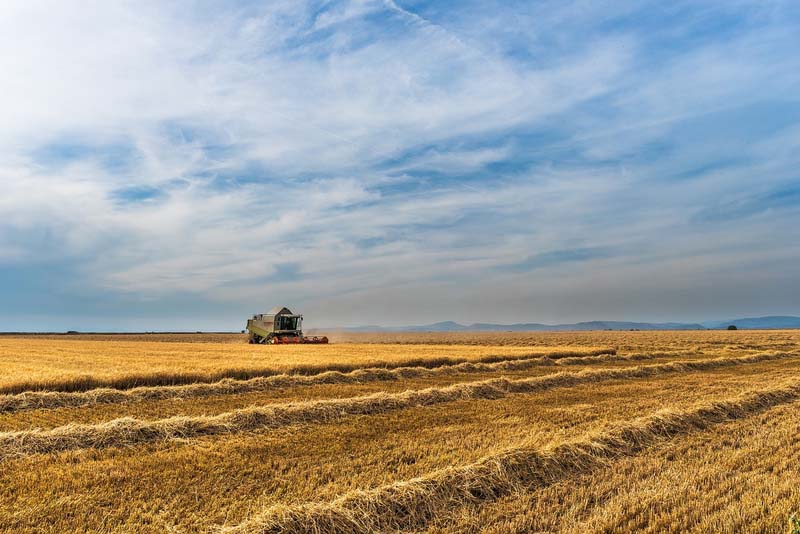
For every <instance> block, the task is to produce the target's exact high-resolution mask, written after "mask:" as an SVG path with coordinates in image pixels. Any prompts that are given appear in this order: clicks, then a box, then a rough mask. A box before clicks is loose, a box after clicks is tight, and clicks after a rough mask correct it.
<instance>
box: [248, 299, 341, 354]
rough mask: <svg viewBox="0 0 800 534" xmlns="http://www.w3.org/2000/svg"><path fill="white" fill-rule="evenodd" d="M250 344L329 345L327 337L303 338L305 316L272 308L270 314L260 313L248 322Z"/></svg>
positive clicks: (287, 310) (284, 309) (279, 308)
mask: <svg viewBox="0 0 800 534" xmlns="http://www.w3.org/2000/svg"><path fill="white" fill-rule="evenodd" d="M247 331H248V332H250V343H256V344H259V345H266V344H270V345H282V344H285V343H327V342H328V338H327V337H325V336H322V337H317V336H311V337H305V336H303V316H302V315H295V314H293V313H292V311H291V310H290V309H289V308H283V307H277V308H272V309H271V310H270V311H269V313H259V314H258V315H254V316H253V318H252V319H249V320H248V321H247Z"/></svg>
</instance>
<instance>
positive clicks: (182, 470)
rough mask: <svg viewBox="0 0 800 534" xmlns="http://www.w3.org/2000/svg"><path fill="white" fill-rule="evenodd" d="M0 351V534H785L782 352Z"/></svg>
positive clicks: (762, 335)
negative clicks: (460, 533)
mask: <svg viewBox="0 0 800 534" xmlns="http://www.w3.org/2000/svg"><path fill="white" fill-rule="evenodd" d="M333 339H334V341H336V343H334V344H331V345H327V346H325V345H309V346H302V345H300V346H297V345H287V346H271V345H266V346H250V345H247V344H246V343H245V342H244V338H243V337H242V336H239V335H223V334H214V335H202V334H198V335H171V336H170V335H142V336H132V335H131V336H18V337H13V336H6V337H0V365H2V369H3V372H2V374H1V375H0V466H2V469H0V532H8V533H12V532H13V533H27V532H30V533H34V532H36V533H40V532H45V533H63V532H96V533H100V532H131V533H133V532H137V533H138V532H145V533H156V532H159V533H160V532H175V533H189V532H227V533H246V532H253V533H255V532H276V533H277V532H290V533H301V532H317V533H321V534H324V533H334V532H337V533H339V532H341V533H346V532H430V533H433V532H436V533H449V532H465V533H467V532H492V533H506V532H519V533H527V532H571V533H572V532H574V533H578V532H580V533H585V532H654V533H655V532H675V533H678V532H698V533H699V532H731V533H733V532H776V533H782V532H786V531H787V530H788V528H789V518H790V516H791V515H792V514H793V513H795V512H799V511H800V484H799V483H798V481H800V417H798V406H800V331H760V332H757V331H736V332H727V331H726V332H717V331H713V332H711V331H697V332H688V331H687V332H580V333H535V334H532V333H515V332H509V333H485V334H474V333H458V334H438V333H431V334H425V333H420V334H334V337H333Z"/></svg>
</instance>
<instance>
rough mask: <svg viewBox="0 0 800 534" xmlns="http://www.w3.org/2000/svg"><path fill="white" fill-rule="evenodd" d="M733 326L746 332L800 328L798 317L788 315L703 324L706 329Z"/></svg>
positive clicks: (799, 318)
mask: <svg viewBox="0 0 800 534" xmlns="http://www.w3.org/2000/svg"><path fill="white" fill-rule="evenodd" d="M730 325H735V326H736V328H743V329H747V330H759V329H766V330H768V329H779V328H800V317H793V316H790V315H770V316H767V317H747V318H744V319H731V320H729V321H713V322H709V323H703V326H705V327H706V328H714V329H718V328H727V327H728V326H730Z"/></svg>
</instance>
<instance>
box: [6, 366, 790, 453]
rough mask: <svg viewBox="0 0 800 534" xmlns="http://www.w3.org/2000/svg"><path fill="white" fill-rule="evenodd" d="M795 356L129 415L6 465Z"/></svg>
mask: <svg viewBox="0 0 800 534" xmlns="http://www.w3.org/2000/svg"><path fill="white" fill-rule="evenodd" d="M795 357H797V353H769V354H754V355H749V356H742V357H722V358H714V359H705V360H688V361H675V362H670V363H664V364H653V365H640V366H634V367H623V368H618V369H587V370H583V371H577V372H575V371H564V372H558V373H553V374H548V375H544V376H537V377H531V378H522V379H516V380H511V379H507V378H496V379H490V380H483V381H477V382H467V383H460V384H455V385H451V386H447V387H441V388H428V389H423V390H409V391H404V392H402V393H393V394H388V393H376V394H372V395H366V396H361V397H352V398H344V399H327V400H315V401H307V402H291V403H283V404H268V405H264V406H254V407H250V408H245V409H240V410H235V411H232V412H227V413H222V414H218V415H214V416H199V417H170V418H167V419H159V420H139V419H135V418H130V417H126V418H121V419H115V420H112V421H108V422H105V423H100V424H69V425H66V426H61V427H57V428H53V429H50V430H38V429H37V430H21V431H8V432H0V460H7V459H11V458H18V457H24V456H29V455H33V454H46V453H54V452H60V451H68V450H76V449H85V448H106V447H124V446H135V445H139V444H143V443H152V442H157V441H166V440H173V439H189V438H197V437H202V436H210V435H224V434H234V433H242V432H249V431H259V430H269V429H275V428H281V427H286V426H289V425H293V424H303V423H327V422H333V421H339V420H341V419H344V418H346V417H350V416H358V415H373V414H381V413H386V412H390V411H396V410H402V409H406V408H412V407H418V406H432V405H437V404H443V403H447V402H454V401H459V400H480V399H499V398H503V397H506V396H508V395H511V394H520V393H532V392H538V391H543V390H547V389H551V388H556V387H572V386H577V385H580V384H588V383H596V382H602V381H607V380H616V379H638V378H647V377H654V376H660V375H666V374H673V373H688V372H694V371H703V370H709V369H717V368H724V367H732V366H737V365H746V364H752V363H759V362H764V361H770V360H780V359H787V358H795Z"/></svg>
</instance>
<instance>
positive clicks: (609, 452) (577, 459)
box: [222, 381, 800, 534]
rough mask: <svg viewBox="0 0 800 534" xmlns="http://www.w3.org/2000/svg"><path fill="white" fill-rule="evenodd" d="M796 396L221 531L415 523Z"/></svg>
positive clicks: (628, 429)
mask: <svg viewBox="0 0 800 534" xmlns="http://www.w3.org/2000/svg"><path fill="white" fill-rule="evenodd" d="M799 398H800V382H798V381H792V382H789V383H787V384H784V385H782V386H781V387H776V388H770V389H765V390H760V391H755V392H750V393H747V394H744V395H740V396H738V397H735V398H732V399H726V400H722V401H715V402H709V403H704V404H702V405H700V406H698V407H696V408H694V409H689V410H681V411H675V410H661V411H659V412H656V413H655V414H653V415H651V416H649V417H643V418H639V419H635V420H633V421H631V422H629V423H627V424H622V425H615V426H612V427H611V428H609V429H608V430H606V431H602V432H599V433H596V434H592V435H589V436H587V437H585V438H583V439H580V440H576V441H570V442H565V443H562V444H558V445H555V446H551V447H547V448H544V449H537V448H533V447H526V446H520V447H516V448H512V449H509V450H507V451H505V452H502V453H500V454H495V455H491V456H487V457H485V458H483V459H481V460H479V461H477V462H475V463H473V464H469V465H465V466H462V467H454V468H448V469H443V470H440V471H436V472H433V473H431V474H429V475H427V476H424V477H420V478H417V479H413V480H409V481H406V482H399V483H394V484H391V485H387V486H384V487H380V488H377V489H374V490H368V491H354V492H351V493H348V494H346V495H344V496H343V497H340V498H339V499H337V500H335V501H333V502H330V503H308V504H304V505H299V506H285V505H278V506H272V507H270V508H268V509H266V510H265V511H264V512H262V513H261V514H258V515H256V516H254V517H252V518H250V519H248V520H246V521H244V522H243V523H241V524H239V525H236V526H232V527H227V528H223V529H222V532H224V533H226V534H237V533H244V532H247V533H263V534H267V533H273V532H274V533H277V532H282V533H301V532H317V533H320V534H323V533H324V534H334V533H339V532H342V533H344V532H386V531H395V530H400V529H404V530H407V529H420V528H423V527H425V526H426V525H427V524H428V523H429V522H430V521H431V520H432V519H433V518H435V517H437V516H438V515H440V514H442V513H443V512H446V511H448V510H452V509H454V508H456V507H458V506H462V505H466V504H479V503H484V502H490V501H494V500H496V499H498V498H499V497H502V496H504V495H508V494H510V493H512V492H517V491H523V490H530V489H533V488H542V487H546V486H549V485H551V484H553V483H554V482H556V481H558V480H561V479H563V478H565V477H568V476H572V475H576V474H580V473H585V472H588V471H591V470H593V469H595V468H597V467H600V466H603V465H605V464H607V463H608V462H609V461H612V460H614V459H616V458H620V457H624V456H629V455H633V454H635V453H637V452H639V451H641V450H643V449H645V448H647V447H650V446H652V445H655V444H657V443H658V442H660V441H663V440H667V439H670V438H673V437H676V436H679V435H681V434H686V433H689V432H695V431H702V430H705V429H707V428H709V427H711V426H713V425H716V424H719V423H724V422H728V421H733V420H736V419H742V418H745V417H748V416H751V415H753V414H756V413H759V412H761V411H764V410H766V409H768V408H771V407H775V406H778V405H781V404H787V403H790V402H794V401H796V400H798V399H799Z"/></svg>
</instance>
